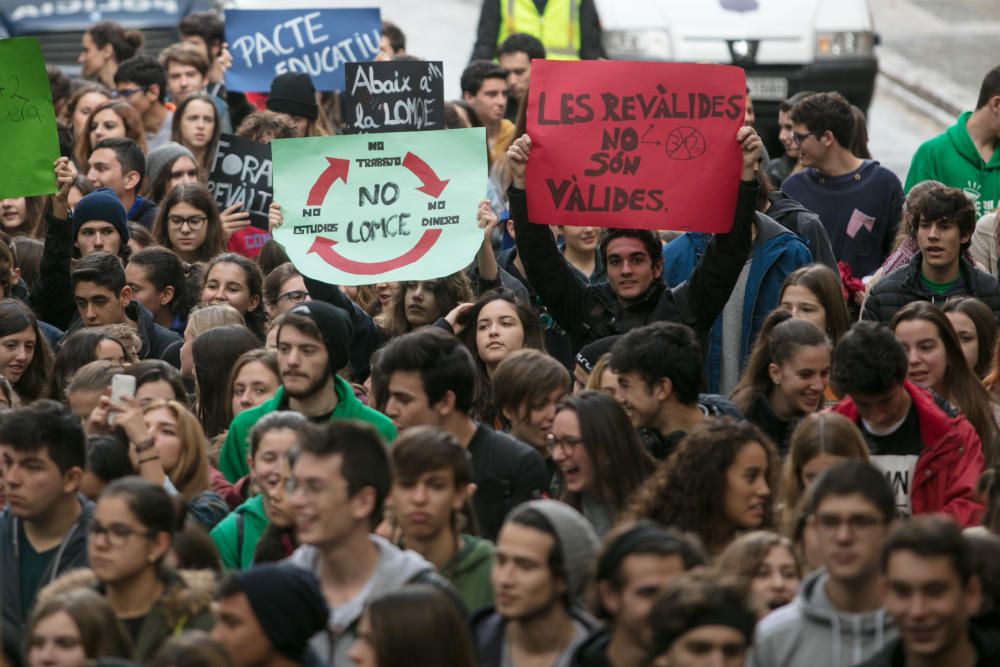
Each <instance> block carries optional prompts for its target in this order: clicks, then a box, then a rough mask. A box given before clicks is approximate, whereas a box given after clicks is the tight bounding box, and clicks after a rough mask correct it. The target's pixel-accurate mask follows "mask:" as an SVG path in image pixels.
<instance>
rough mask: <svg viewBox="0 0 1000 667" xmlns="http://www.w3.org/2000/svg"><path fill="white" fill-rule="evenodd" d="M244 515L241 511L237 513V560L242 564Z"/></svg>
mask: <svg viewBox="0 0 1000 667" xmlns="http://www.w3.org/2000/svg"><path fill="white" fill-rule="evenodd" d="M244 520H245V519H244V517H243V514H242V513H241V512H237V513H236V560H237V562H239V563H240V564H241V565H242V563H243V522H244Z"/></svg>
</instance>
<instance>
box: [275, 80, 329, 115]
mask: <svg viewBox="0 0 1000 667" xmlns="http://www.w3.org/2000/svg"><path fill="white" fill-rule="evenodd" d="M267 108H268V110H269V111H277V112H279V113H287V114H291V115H293V116H304V117H305V118H308V119H309V120H316V117H317V116H319V107H318V106H316V87H315V86H313V82H312V79H310V78H309V75H308V74H303V73H301V72H285V73H284V74H279V75H278V76H276V77H274V80H273V81H272V82H271V92H270V93H269V94H268V96H267Z"/></svg>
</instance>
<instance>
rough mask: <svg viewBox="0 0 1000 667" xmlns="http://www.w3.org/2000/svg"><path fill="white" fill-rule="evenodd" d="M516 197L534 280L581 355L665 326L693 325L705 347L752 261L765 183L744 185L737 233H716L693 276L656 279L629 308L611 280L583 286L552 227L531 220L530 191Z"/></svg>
mask: <svg viewBox="0 0 1000 667" xmlns="http://www.w3.org/2000/svg"><path fill="white" fill-rule="evenodd" d="M508 195H509V198H510V217H511V219H513V220H514V228H515V230H516V240H517V252H518V254H519V255H520V256H521V262H522V263H523V264H524V270H525V273H527V278H528V281H529V282H530V283H531V284H532V286H534V288H535V289H536V290H537V291H538V295H539V296H540V297H541V299H542V302H543V303H544V304H545V306H546V308H547V309H548V311H549V312H550V313H551V314H552V316H553V317H554V318H555V320H556V322H558V323H559V325H560V326H561V327H562V328H563V329H565V330H566V331H567V333H569V336H570V340H571V341H572V345H573V352H574V353H576V352H577V351H579V349H580V348H581V347H583V346H584V345H586V344H587V343H591V342H593V341H595V340H597V339H599V338H604V337H606V336H613V335H615V334H621V333H625V332H627V331H630V330H632V329H635V328H637V327H641V326H643V325H645V324H651V323H653V322H660V321H664V320H666V321H673V322H680V323H682V324H686V325H688V326H690V327H691V328H692V329H694V330H695V333H696V334H697V335H698V338H699V340H702V341H705V340H706V338H707V335H708V331H709V329H711V328H712V325H713V324H714V323H715V319H716V318H717V317H718V316H719V313H721V312H722V309H723V307H724V306H725V305H726V302H727V301H729V296H730V294H732V292H733V287H734V286H735V285H736V281H737V280H738V279H739V276H740V271H742V270H743V265H744V264H745V263H746V261H747V257H748V256H749V255H750V244H751V228H752V226H753V221H754V215H755V212H756V209H755V204H756V199H757V185H756V183H754V182H741V183H740V190H739V197H738V199H737V201H736V213H735V216H734V220H733V228H732V230H730V232H729V233H728V234H718V235H716V237H715V239H713V241H712V243H711V244H709V246H708V250H707V251H706V252H705V255H704V256H703V257H702V259H701V262H699V264H698V266H697V267H696V268H695V270H694V271H693V272H692V274H691V278H690V279H689V280H688V281H687V282H684V283H681V284H680V285H678V286H676V287H674V288H671V289H668V288H667V287H666V285H664V284H663V282H662V281H659V280H654V281H653V284H652V285H651V286H650V288H649V291H648V292H646V295H645V296H644V297H643V298H642V299H641V300H640V301H639V302H638V303H634V304H629V305H627V306H626V305H623V304H622V303H621V302H620V301H619V300H618V297H617V296H615V293H614V292H612V291H611V287H610V285H609V284H608V283H606V282H605V283H600V284H597V285H582V284H581V283H580V281H579V280H578V279H577V277H576V275H575V274H574V272H573V270H572V269H571V268H570V267H569V265H568V264H567V263H566V261H565V260H564V259H563V256H562V253H560V252H559V247H558V246H557V245H556V241H555V238H553V236H552V232H551V231H550V230H549V228H548V227H546V226H545V225H536V224H532V223H530V222H529V221H528V198H527V194H526V192H525V191H524V190H521V189H519V188H515V187H513V186H511V188H510V190H509V191H508ZM654 259H655V258H654Z"/></svg>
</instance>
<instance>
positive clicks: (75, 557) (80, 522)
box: [0, 496, 94, 630]
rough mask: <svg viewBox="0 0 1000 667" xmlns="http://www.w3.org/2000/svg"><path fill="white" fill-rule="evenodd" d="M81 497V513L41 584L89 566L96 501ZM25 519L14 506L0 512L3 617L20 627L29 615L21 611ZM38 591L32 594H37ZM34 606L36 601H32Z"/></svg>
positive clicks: (50, 563) (0, 602)
mask: <svg viewBox="0 0 1000 667" xmlns="http://www.w3.org/2000/svg"><path fill="white" fill-rule="evenodd" d="M78 498H79V500H80V509H81V511H80V516H79V517H78V518H77V520H76V522H75V523H74V524H73V525H72V526H71V527H70V529H69V531H68V532H67V533H66V536H65V537H63V541H62V544H60V545H59V550H58V551H57V552H56V555H55V556H54V557H53V559H52V560H51V561H50V562H49V566H48V567H47V568H46V569H45V573H44V574H43V575H42V579H41V581H40V582H39V588H42V587H44V586H46V585H47V584H50V583H52V582H53V581H55V579H57V578H58V577H59V576H61V575H62V574H63V573H65V572H69V571H70V570H75V569H77V568H81V567H87V526H88V525H89V524H90V519H91V517H92V516H93V514H94V503H92V502H90V501H89V500H88V499H86V498H84V497H83V496H78ZM20 522H21V520H20V519H19V518H18V517H16V516H14V515H13V514H12V513H11V511H10V508H9V507H8V508H6V509H5V510H4V512H3V514H2V515H0V580H2V581H3V585H4V591H3V595H0V605H2V608H3V621H4V623H9V624H10V625H11V626H13V627H15V628H17V629H18V630H24V625H25V624H26V623H27V621H28V619H27V618H24V617H23V616H22V615H21V596H22V591H21V574H20V569H21V545H20V543H19V531H18V524H19V523H20ZM37 593H38V591H34V592H33V593H32V595H36V594H37ZM31 606H33V604H32V605H31Z"/></svg>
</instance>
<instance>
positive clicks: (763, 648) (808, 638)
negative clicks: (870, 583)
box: [749, 569, 898, 667]
mask: <svg viewBox="0 0 1000 667" xmlns="http://www.w3.org/2000/svg"><path fill="white" fill-rule="evenodd" d="M826 581H827V573H826V570H823V569H820V570H817V571H816V572H813V573H812V574H810V575H809V576H807V577H806V578H805V580H804V581H803V582H802V587H801V588H800V589H799V594H798V595H796V596H795V599H794V600H793V601H792V602H791V603H790V604H787V605H785V606H784V607H782V608H780V609H778V610H776V611H774V612H772V613H771V614H770V615H768V616H767V617H766V618H764V620H762V621H761V622H760V623H758V624H757V633H756V637H755V638H754V643H753V654H752V656H751V659H750V663H749V664H750V667H799V666H801V665H808V666H809V667H850V666H851V665H856V664H858V663H859V662H863V661H865V660H867V659H868V658H870V657H872V656H873V655H875V654H876V653H877V652H878V651H880V650H881V649H882V647H883V646H884V645H885V644H886V643H888V642H889V641H891V640H893V639H895V638H896V637H897V636H898V634H897V632H896V628H895V626H894V624H893V622H892V618H891V617H890V616H888V615H887V614H886V612H885V610H883V609H879V610H878V611H873V612H869V613H865V614H846V613H843V612H840V611H838V610H837V609H835V608H834V606H833V604H832V603H831V602H830V599H829V598H828V597H827V596H826V589H825V586H826Z"/></svg>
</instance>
